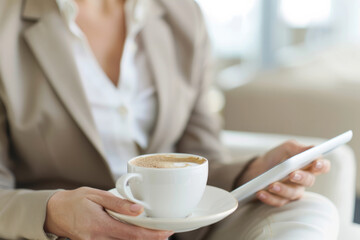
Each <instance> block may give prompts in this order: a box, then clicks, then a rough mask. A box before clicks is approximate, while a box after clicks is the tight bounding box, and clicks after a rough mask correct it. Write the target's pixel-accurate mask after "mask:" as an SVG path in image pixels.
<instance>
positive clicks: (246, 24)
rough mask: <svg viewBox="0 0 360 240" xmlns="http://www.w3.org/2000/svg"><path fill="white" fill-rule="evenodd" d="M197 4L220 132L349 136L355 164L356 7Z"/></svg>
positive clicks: (359, 84) (202, 0)
mask: <svg viewBox="0 0 360 240" xmlns="http://www.w3.org/2000/svg"><path fill="white" fill-rule="evenodd" d="M197 2H198V3H199V5H200V7H201V8H202V10H203V13H204V16H205V19H206V21H207V24H208V29H209V35H210V37H211V40H212V43H213V48H214V49H213V50H214V55H215V60H216V61H215V63H216V65H215V76H216V78H215V84H214V89H213V90H212V91H211V100H212V107H213V111H215V112H219V113H221V114H222V115H223V117H224V125H225V128H226V129H228V130H238V131H249V132H259V133H280V134H292V135H299V136H312V137H320V138H330V137H333V136H336V135H338V134H340V133H342V132H345V131H346V130H349V129H352V130H353V131H354V138H353V140H352V142H351V143H350V144H349V145H350V146H351V147H352V149H353V150H354V152H355V156H356V157H357V159H360V158H359V156H360V111H359V107H360V44H359V43H360V1H359V0H316V1H313V0H222V1H218V0H197ZM357 161H358V164H357V181H356V183H357V191H356V192H357V196H358V199H360V174H359V173H360V162H359V160H357ZM355 221H357V222H360V202H359V200H358V203H357V208H356V213H355Z"/></svg>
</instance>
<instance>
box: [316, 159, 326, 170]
mask: <svg viewBox="0 0 360 240" xmlns="http://www.w3.org/2000/svg"><path fill="white" fill-rule="evenodd" d="M323 166H324V164H323V162H321V161H318V162H316V164H315V168H316V169H322V168H323Z"/></svg>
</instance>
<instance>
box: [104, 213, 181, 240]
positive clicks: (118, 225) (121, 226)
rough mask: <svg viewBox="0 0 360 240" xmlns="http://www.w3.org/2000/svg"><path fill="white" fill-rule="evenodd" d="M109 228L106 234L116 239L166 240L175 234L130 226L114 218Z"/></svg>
mask: <svg viewBox="0 0 360 240" xmlns="http://www.w3.org/2000/svg"><path fill="white" fill-rule="evenodd" d="M110 218H111V217H110ZM107 226H108V227H107V229H106V233H108V234H109V236H111V237H113V238H116V239H144V240H165V239H167V238H169V237H170V236H171V235H173V234H174V232H172V231H161V230H152V229H146V228H142V227H138V226H134V225H129V224H126V223H122V222H119V221H117V220H115V219H113V218H111V219H110V221H109V224H107Z"/></svg>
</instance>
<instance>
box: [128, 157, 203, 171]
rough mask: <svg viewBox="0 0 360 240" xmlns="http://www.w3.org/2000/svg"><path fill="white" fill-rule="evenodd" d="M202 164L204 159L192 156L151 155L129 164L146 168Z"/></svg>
mask: <svg viewBox="0 0 360 240" xmlns="http://www.w3.org/2000/svg"><path fill="white" fill-rule="evenodd" d="M204 162H205V159H204V158H201V157H194V156H187V157H185V156H177V155H153V156H146V157H142V158H137V159H134V160H133V161H131V164H132V165H135V166H138V167H146V168H185V167H192V166H198V165H200V164H203V163H204Z"/></svg>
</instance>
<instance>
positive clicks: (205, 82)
mask: <svg viewBox="0 0 360 240" xmlns="http://www.w3.org/2000/svg"><path fill="white" fill-rule="evenodd" d="M196 9H197V20H198V21H197V22H198V26H197V30H196V35H197V36H196V40H195V42H196V43H195V44H196V46H195V47H194V49H196V51H195V54H194V58H195V59H194V61H193V62H194V63H196V64H195V65H193V67H195V68H196V69H194V70H193V73H194V74H195V75H196V76H195V78H196V81H195V82H196V88H197V98H196V101H195V104H194V106H193V110H192V113H191V115H190V118H189V120H188V123H187V126H186V129H185V131H184V134H183V135H182V137H181V139H180V141H179V142H178V143H177V146H176V147H177V151H179V152H186V153H192V154H198V155H201V156H204V157H206V158H207V159H208V160H209V179H208V184H209V185H213V186H217V187H220V188H223V189H226V190H228V191H230V190H231V189H232V188H233V186H234V182H235V179H236V177H237V176H238V175H239V174H240V172H241V171H242V169H243V167H244V165H245V164H244V163H236V164H235V163H229V162H230V161H229V160H230V157H229V154H228V153H227V152H226V151H225V149H224V146H223V145H222V144H221V142H220V139H219V133H220V130H221V124H220V123H221V121H220V117H219V116H216V115H215V114H212V113H211V112H210V110H209V99H208V89H209V86H210V85H211V84H212V71H211V70H212V57H211V51H210V49H211V46H210V41H209V38H208V35H207V31H206V27H205V23H204V20H203V17H202V14H201V12H200V9H199V7H198V6H197V5H196Z"/></svg>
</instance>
